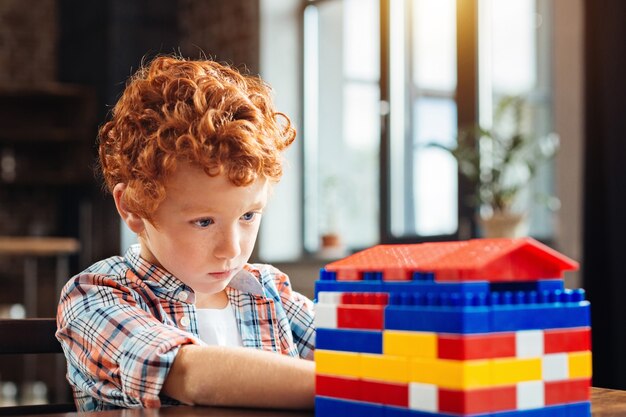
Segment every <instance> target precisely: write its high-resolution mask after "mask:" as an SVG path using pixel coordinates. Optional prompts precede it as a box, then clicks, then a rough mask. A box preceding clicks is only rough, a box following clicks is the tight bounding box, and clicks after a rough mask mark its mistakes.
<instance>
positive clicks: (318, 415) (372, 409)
mask: <svg viewBox="0 0 626 417" xmlns="http://www.w3.org/2000/svg"><path fill="white" fill-rule="evenodd" d="M336 416H337V417H338V416H342V417H343V416H346V417H352V416H355V417H357V416H358V417H385V409H384V407H383V406H382V405H379V404H371V403H364V402H360V401H350V400H339V399H336V398H330V397H322V396H317V397H315V417H336Z"/></svg>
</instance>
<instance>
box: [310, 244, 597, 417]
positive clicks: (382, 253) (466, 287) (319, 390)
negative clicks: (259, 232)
mask: <svg viewBox="0 0 626 417" xmlns="http://www.w3.org/2000/svg"><path fill="white" fill-rule="evenodd" d="M577 268H578V264H577V263H576V262H574V261H572V260H571V259H568V258H566V257H565V256H563V255H561V254H559V253H558V252H556V251H554V250H552V249H551V248H549V247H547V246H545V245H543V244H541V243H539V242H537V241H535V240H533V239H530V238H524V239H475V240H470V241H463V242H443V243H422V244H412V245H380V246H376V247H373V248H371V249H367V250H364V251H362V252H359V253H356V254H354V255H351V256H348V257H347V258H345V259H342V260H340V261H337V262H333V263H330V264H328V265H327V266H326V267H325V268H324V269H322V270H321V271H320V278H319V280H318V281H317V282H316V285H315V292H316V299H317V304H316V318H315V320H316V325H317V339H316V353H315V362H316V406H315V407H316V408H315V415H316V416H317V417H330V416H376V417H395V416H406V417H410V416H494V417H509V416H510V417H513V416H528V417H544V416H590V415H591V412H590V403H589V398H590V385H591V329H590V306H589V302H588V301H586V300H585V293H584V290H569V289H565V288H564V285H563V272H564V271H567V270H574V269H577Z"/></svg>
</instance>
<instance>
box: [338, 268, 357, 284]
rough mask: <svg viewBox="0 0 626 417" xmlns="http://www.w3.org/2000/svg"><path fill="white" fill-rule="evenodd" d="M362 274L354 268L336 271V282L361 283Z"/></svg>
mask: <svg viewBox="0 0 626 417" xmlns="http://www.w3.org/2000/svg"><path fill="white" fill-rule="evenodd" d="M361 280H363V273H362V271H359V270H357V269H355V268H350V269H341V270H338V271H337V281H361Z"/></svg>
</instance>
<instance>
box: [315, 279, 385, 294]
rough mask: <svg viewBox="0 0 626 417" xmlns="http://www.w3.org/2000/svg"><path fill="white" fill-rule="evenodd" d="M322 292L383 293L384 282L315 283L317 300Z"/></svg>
mask: <svg viewBox="0 0 626 417" xmlns="http://www.w3.org/2000/svg"><path fill="white" fill-rule="evenodd" d="M320 291H329V292H383V284H382V281H315V298H317V294H318V293H319V292H320Z"/></svg>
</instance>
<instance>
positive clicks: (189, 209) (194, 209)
mask: <svg viewBox="0 0 626 417" xmlns="http://www.w3.org/2000/svg"><path fill="white" fill-rule="evenodd" d="M266 204H267V202H266V201H264V200H262V199H260V200H256V201H253V202H252V203H250V205H248V206H247V207H248V208H247V209H246V210H258V209H262V208H264V207H265V205H266ZM179 211H180V212H181V213H183V214H187V213H189V214H193V213H202V212H204V213H206V212H209V213H211V212H214V211H217V210H215V209H214V208H213V207H208V206H201V205H191V204H184V205H183V206H182V207H181V208H180V210H179Z"/></svg>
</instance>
